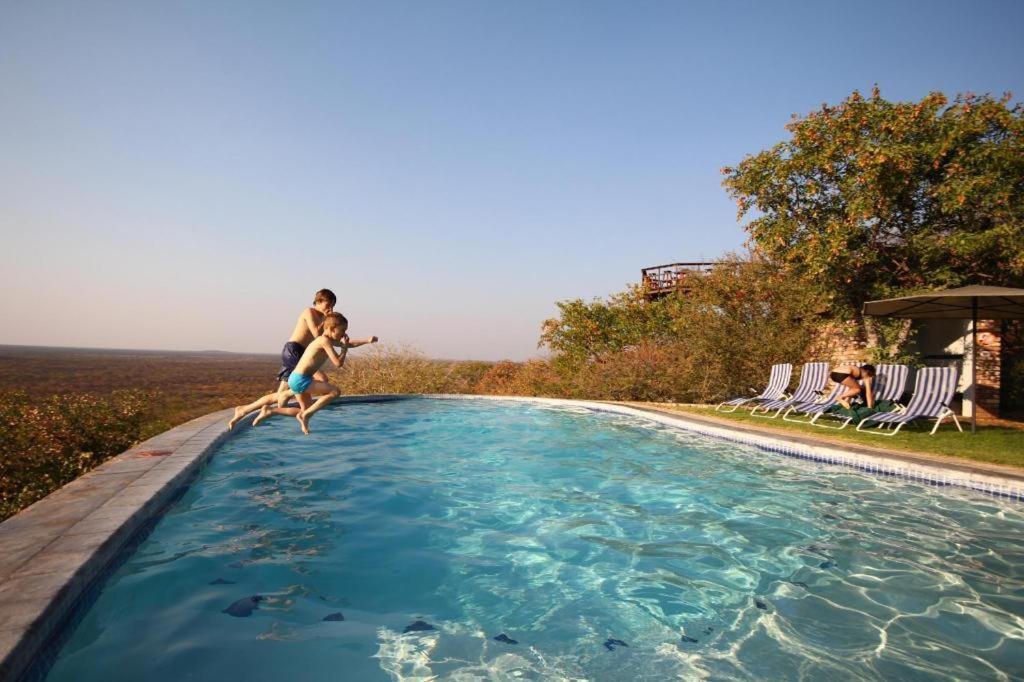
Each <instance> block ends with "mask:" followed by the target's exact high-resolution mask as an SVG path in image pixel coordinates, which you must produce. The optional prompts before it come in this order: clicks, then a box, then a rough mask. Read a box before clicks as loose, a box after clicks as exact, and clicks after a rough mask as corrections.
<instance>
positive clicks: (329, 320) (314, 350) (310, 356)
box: [228, 313, 377, 434]
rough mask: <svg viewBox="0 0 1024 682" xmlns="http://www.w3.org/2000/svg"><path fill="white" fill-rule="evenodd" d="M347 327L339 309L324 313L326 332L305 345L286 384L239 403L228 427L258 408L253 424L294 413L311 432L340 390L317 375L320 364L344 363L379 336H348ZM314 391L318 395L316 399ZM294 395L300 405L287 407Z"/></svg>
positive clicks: (306, 430) (301, 424) (346, 322)
mask: <svg viewBox="0 0 1024 682" xmlns="http://www.w3.org/2000/svg"><path fill="white" fill-rule="evenodd" d="M347 331H348V320H346V319H345V318H344V316H342V315H340V314H338V313H327V314H326V315H324V320H323V333H322V334H320V336H318V337H316V338H315V339H313V341H312V342H311V343H310V344H309V345H308V346H306V350H305V351H303V353H302V357H300V358H299V361H298V362H297V363H296V365H295V368H294V369H293V370H292V372H291V374H290V375H289V376H288V382H287V385H286V388H285V389H284V390H282V391H278V392H276V393H269V394H267V395H265V396H263V397H262V398H258V399H257V400H255V401H253V402H251V403H249V404H248V405H240V406H239V407H236V408H235V414H234V417H232V419H231V421H230V422H228V428H229V429H230V428H234V426H235V424H237V423H238V422H239V420H241V419H242V417H244V416H245V415H247V414H249V413H250V412H255V411H256V410H259V411H260V413H259V416H257V417H256V419H255V420H254V421H253V425H254V426H255V425H256V424H258V423H259V422H261V421H263V420H264V419H266V418H267V417H270V416H271V415H274V414H284V415H288V416H293V417H295V418H296V419H297V420H298V421H299V425H300V426H301V427H302V432H303V433H305V434H309V418H310V417H312V416H313V415H314V414H315V413H316V412H317V411H319V410H320V409H321V408H323V406H324V405H326V404H327V403H328V402H330V401H331V400H333V399H334V398H337V397H338V395H339V394H340V391H339V390H338V388H337V387H336V386H334V385H332V384H330V383H328V382H327V381H321V380H319V379H317V378H316V375H317V374H321V376H322V373H320V372H319V370H320V367H321V365H323V364H324V362H326V361H327V360H330V361H331V364H332V365H334V366H335V367H341V366H342V365H344V364H345V355H346V354H347V353H348V349H349V348H355V347H357V346H362V345H365V344H367V343H376V342H377V337H376V336H371V337H369V338H368V339H359V340H352V339H349V338H348V334H347V333H346V332H347ZM335 345H337V346H340V347H341V352H340V353H339V352H338V351H336V350H335V349H334V346H335ZM314 393H315V394H316V395H317V396H318V398H317V399H316V401H315V402H314V401H313V394H314ZM292 396H295V399H296V400H297V401H298V403H299V406H298V407H284V405H285V404H287V402H288V399H289V398H291V397H292ZM274 403H278V406H276V407H271V405H273V404H274Z"/></svg>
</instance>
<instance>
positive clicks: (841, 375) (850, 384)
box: [829, 365, 875, 409]
mask: <svg viewBox="0 0 1024 682" xmlns="http://www.w3.org/2000/svg"><path fill="white" fill-rule="evenodd" d="M829 378H830V379H832V381H834V382H836V383H837V384H842V385H843V386H844V387H845V390H843V392H842V393H840V394H839V398H838V399H837V400H836V402H838V403H839V404H840V405H842V406H843V407H845V408H846V409H850V401H851V400H853V399H854V398H857V397H858V396H861V394H863V396H862V397H863V400H864V403H865V404H866V405H867V406H868V407H874V406H875V392H874V390H873V389H872V387H871V384H872V383H873V382H874V380H875V366H874V365H862V366H861V367H855V366H853V365H840V366H838V367H836V368H835V369H834V370H832V373H831V374H829Z"/></svg>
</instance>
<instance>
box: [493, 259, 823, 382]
mask: <svg viewBox="0 0 1024 682" xmlns="http://www.w3.org/2000/svg"><path fill="white" fill-rule="evenodd" d="M559 310H560V312H561V315H560V316H559V317H558V318H556V319H552V320H548V321H547V322H546V323H545V325H544V332H543V335H542V342H543V343H545V344H546V345H547V346H548V347H549V348H551V350H553V351H554V353H555V354H554V357H553V359H552V362H551V372H550V373H549V374H548V375H544V374H542V373H540V372H537V371H536V369H534V370H533V372H532V374H531V376H532V377H533V378H534V380H537V381H541V380H542V381H543V384H544V388H545V392H546V393H549V394H550V393H556V394H561V395H568V396H573V397H586V398H609V399H624V400H664V401H670V400H671V401H682V402H705V401H710V400H715V399H720V398H722V397H724V396H726V395H731V394H735V393H746V392H747V391H748V389H749V388H750V387H751V386H752V385H755V384H760V383H763V381H764V377H765V376H766V371H767V368H768V367H769V366H770V365H771V364H773V363H776V362H797V361H799V360H801V359H802V358H803V355H804V353H805V352H806V350H807V348H808V347H809V345H810V341H811V338H812V335H813V330H814V328H815V327H816V326H817V324H818V319H817V316H816V314H815V312H814V310H815V308H814V299H813V298H812V297H811V296H809V295H808V289H807V288H806V287H805V286H803V285H802V283H801V282H799V281H798V280H794V279H793V278H791V277H788V276H786V274H785V272H784V271H782V270H781V269H780V268H778V267H777V266H775V265H773V264H772V263H770V262H768V261H766V260H764V259H754V260H749V259H743V258H738V257H731V258H730V260H729V261H728V262H726V263H723V264H721V265H720V266H718V267H717V268H715V269H714V270H712V271H711V272H710V273H708V274H705V275H701V276H699V277H694V278H691V279H690V280H688V290H687V291H686V292H685V293H679V294H676V295H672V296H668V297H665V298H661V299H659V300H656V301H647V300H645V299H644V297H643V294H642V292H641V291H640V290H639V289H637V288H630V289H628V290H627V291H625V292H623V293H621V294H617V295H615V296H612V297H611V298H610V299H608V300H595V301H591V302H585V301H581V300H574V301H566V302H562V303H560V304H559ZM501 371H502V373H503V375H502V377H498V376H497V372H496V375H495V376H494V377H492V379H493V380H492V381H491V382H490V384H489V385H488V386H487V387H486V389H485V390H487V391H488V392H500V388H501V387H502V386H509V387H515V388H516V389H517V390H523V389H524V386H525V384H524V378H523V376H520V375H517V374H514V373H513V372H512V371H511V369H510V368H508V367H503V368H502V370H501ZM552 374H553V375H554V376H555V377H556V379H555V380H554V381H552V378H551V375H552ZM505 375H507V378H506V377H505ZM499 378H503V379H504V381H498V379H499Z"/></svg>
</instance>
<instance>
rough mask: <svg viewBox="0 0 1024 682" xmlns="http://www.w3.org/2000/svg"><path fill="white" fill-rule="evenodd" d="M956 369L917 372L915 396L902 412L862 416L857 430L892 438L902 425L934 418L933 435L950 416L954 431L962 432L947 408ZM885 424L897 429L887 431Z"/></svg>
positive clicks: (945, 368) (953, 386) (931, 368)
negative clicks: (865, 426) (873, 424)
mask: <svg viewBox="0 0 1024 682" xmlns="http://www.w3.org/2000/svg"><path fill="white" fill-rule="evenodd" d="M957 378H958V377H957V370H956V368H955V367H925V368H924V369H919V370H918V371H917V379H916V383H915V385H914V395H913V397H912V398H911V399H910V402H909V403H908V404H907V407H906V409H905V410H903V411H902V412H880V413H878V414H873V415H871V416H869V417H865V418H864V419H863V420H861V422H860V423H859V424H857V430H858V431H864V432H865V433H874V434H876V435H879V436H895V435H896V434H897V433H898V432H899V430H900V429H901V428H902V427H903V425H904V424H906V423H908V422H912V421H914V420H916V419H934V420H935V426H933V427H932V430H931V433H932V434H934V433H935V432H936V431H937V430H938V428H939V424H941V423H942V422H943V420H944V419H945V418H946V417H952V418H953V423H954V424H956V428H957V430H959V431H960V432H961V433H962V432H963V428H962V427H961V426H960V420H958V419H957V418H956V414H954V413H953V410H951V409H950V407H949V403H950V401H951V400H952V399H953V393H954V392H955V391H956V382H957ZM869 422H874V423H875V424H878V428H876V429H871V430H867V429H865V428H864V425H865V424H867V423H869ZM888 424H896V428H895V429H892V430H889V429H883V428H882V427H884V426H886V425H888Z"/></svg>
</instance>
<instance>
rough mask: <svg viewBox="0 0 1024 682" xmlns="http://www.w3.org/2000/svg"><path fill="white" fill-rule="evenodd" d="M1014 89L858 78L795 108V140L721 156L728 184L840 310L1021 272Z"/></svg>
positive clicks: (772, 249) (767, 250)
mask: <svg viewBox="0 0 1024 682" xmlns="http://www.w3.org/2000/svg"><path fill="white" fill-rule="evenodd" d="M1010 101H1011V100H1010V95H1009V94H1007V95H1004V96H1003V98H1002V99H999V100H996V99H993V98H992V97H990V96H988V95H982V96H977V95H973V94H967V95H962V96H958V97H957V98H956V99H955V100H954V101H953V102H952V103H950V102H949V101H948V100H947V99H946V97H945V96H944V95H942V94H941V93H932V94H930V95H928V96H926V97H925V98H924V99H922V100H921V101H920V102H890V101H887V100H885V99H883V98H882V97H881V96H880V94H879V92H878V89H877V88H875V89H874V91H873V92H872V94H871V96H870V97H868V98H865V97H862V96H861V95H860V94H859V93H857V92H854V93H853V94H852V95H851V96H850V97H849V98H847V99H846V101H844V102H842V103H841V104H839V105H837V106H829V105H823V106H822V107H821V109H820V110H818V111H815V112H813V113H811V114H808V115H807V116H805V117H802V118H800V117H796V116H794V120H793V121H792V122H790V123H789V125H787V129H788V130H789V132H790V134H791V136H790V138H789V139H788V140H786V141H784V142H781V143H779V144H777V145H775V146H774V147H772V148H771V149H768V150H765V151H762V152H760V153H758V154H755V155H753V156H748V157H747V158H745V159H743V161H742V162H740V163H739V164H738V165H736V166H735V167H727V168H723V169H722V172H723V173H724V174H725V176H726V177H725V180H724V181H723V184H724V185H725V187H726V189H727V191H728V192H729V194H730V195H731V196H732V197H733V198H735V199H736V200H737V204H738V206H739V218H740V219H741V220H742V219H743V218H744V217H745V216H747V215H748V214H749V215H750V216H752V218H753V219H752V220H751V221H750V222H749V223H747V225H746V230H747V231H748V232H749V234H750V244H751V246H752V247H753V248H754V249H756V250H757V251H759V252H761V253H763V254H765V255H766V256H768V257H769V258H771V259H772V260H775V261H777V262H779V263H782V264H784V265H785V266H786V267H787V268H788V269H789V270H790V271H791V272H792V273H793V275H795V276H799V277H801V278H803V279H805V280H806V281H807V282H809V283H810V285H811V286H814V287H816V288H817V289H818V291H819V295H820V296H821V297H822V300H823V301H825V302H827V303H828V304H829V306H831V307H832V309H833V311H834V312H835V313H836V314H838V315H842V316H848V317H858V313H859V309H860V306H861V304H862V303H863V302H864V301H865V300H869V299H873V298H884V297H888V296H893V295H900V294H904V293H908V292H914V291H920V290H923V289H930V288H939V287H949V286H960V285H965V284H997V285H1009V286H1015V285H1021V284H1024V109H1022V107H1021V105H1020V104H1019V103H1018V104H1015V105H1011V104H1010ZM862 323H863V324H864V325H865V331H866V333H867V334H868V337H869V339H871V340H872V341H876V328H875V326H874V325H873V324H872V323H871V322H870V321H869V320H862Z"/></svg>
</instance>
